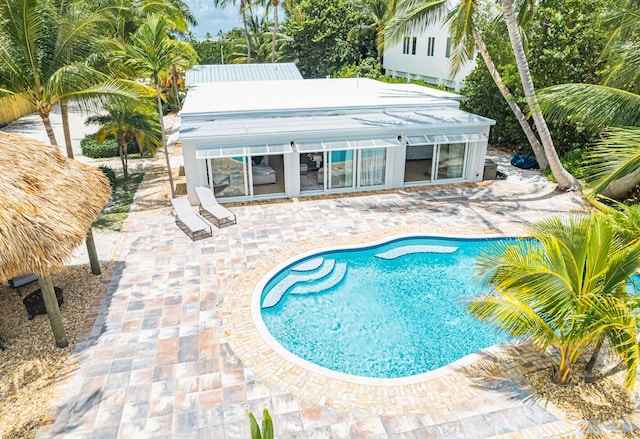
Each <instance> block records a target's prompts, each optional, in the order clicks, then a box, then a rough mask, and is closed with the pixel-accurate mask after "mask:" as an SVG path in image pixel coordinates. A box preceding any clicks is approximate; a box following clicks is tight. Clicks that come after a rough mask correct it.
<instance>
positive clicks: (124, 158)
mask: <svg viewBox="0 0 640 439" xmlns="http://www.w3.org/2000/svg"><path fill="white" fill-rule="evenodd" d="M128 149H129V148H128V145H127V143H126V142H125V141H124V133H123V132H122V131H119V132H118V150H119V151H120V161H121V162H122V175H123V176H124V179H125V181H126V180H128V179H129V166H128V154H127V153H128V152H129V151H128Z"/></svg>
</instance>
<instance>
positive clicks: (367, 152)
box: [359, 148, 387, 187]
mask: <svg viewBox="0 0 640 439" xmlns="http://www.w3.org/2000/svg"><path fill="white" fill-rule="evenodd" d="M359 164H360V165H359V168H360V184H359V186H360V187H365V186H380V185H383V184H385V176H386V172H387V148H371V149H361V150H360V157H359Z"/></svg>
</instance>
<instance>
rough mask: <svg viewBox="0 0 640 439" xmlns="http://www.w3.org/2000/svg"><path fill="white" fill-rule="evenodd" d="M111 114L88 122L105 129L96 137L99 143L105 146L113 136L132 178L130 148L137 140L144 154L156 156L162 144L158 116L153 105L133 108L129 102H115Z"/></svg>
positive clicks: (126, 177)
mask: <svg viewBox="0 0 640 439" xmlns="http://www.w3.org/2000/svg"><path fill="white" fill-rule="evenodd" d="M105 110H106V112H107V114H105V115H98V116H92V117H90V118H88V119H87V121H86V123H87V124H89V123H98V124H100V125H102V126H101V128H100V130H98V135H97V136H96V141H97V142H98V143H102V142H103V141H104V140H105V139H106V138H107V137H109V136H113V137H115V138H116V140H117V142H118V152H119V154H120V160H121V162H122V172H123V174H124V179H125V180H127V179H128V178H129V170H128V145H129V143H130V142H131V140H133V139H134V138H135V139H136V141H137V143H138V148H139V149H140V153H141V154H142V153H144V152H145V151H148V152H149V153H150V154H153V153H155V150H156V147H157V146H159V145H160V143H161V139H162V133H161V132H160V123H159V121H158V115H157V114H156V112H155V111H154V110H153V105H151V106H149V105H145V104H144V103H140V104H138V105H131V104H129V103H127V104H123V103H122V102H113V103H111V104H109V105H107V106H106V108H105Z"/></svg>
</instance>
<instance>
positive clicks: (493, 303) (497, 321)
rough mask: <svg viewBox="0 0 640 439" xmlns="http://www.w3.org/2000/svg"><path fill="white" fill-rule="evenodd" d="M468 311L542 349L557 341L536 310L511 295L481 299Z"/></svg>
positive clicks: (470, 306) (470, 305) (469, 306)
mask: <svg viewBox="0 0 640 439" xmlns="http://www.w3.org/2000/svg"><path fill="white" fill-rule="evenodd" d="M467 311H468V312H469V313H471V315H473V316H474V317H476V318H477V319H479V320H482V321H487V322H490V323H492V324H493V325H495V326H497V327H498V328H500V329H501V330H503V331H505V332H506V333H507V334H510V335H511V336H514V337H519V338H528V339H530V340H532V341H533V343H535V344H536V345H538V346H539V347H541V348H546V347H547V346H549V345H550V344H552V343H553V342H554V341H555V340H556V339H557V336H556V334H555V333H554V331H553V329H552V328H551V327H550V326H549V325H548V324H547V322H545V321H544V320H543V319H542V318H540V315H538V313H537V312H536V311H535V310H534V309H532V308H531V307H529V306H527V305H526V304H524V303H522V302H521V301H519V300H517V299H516V298H515V297H513V296H511V295H509V294H500V295H499V296H483V297H480V298H479V299H476V300H473V301H472V302H471V303H470V304H469V305H467Z"/></svg>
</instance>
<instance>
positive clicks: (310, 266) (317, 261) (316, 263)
mask: <svg viewBox="0 0 640 439" xmlns="http://www.w3.org/2000/svg"><path fill="white" fill-rule="evenodd" d="M323 262H324V258H322V257H320V258H313V259H310V260H308V261H305V262H303V263H301V264H298V265H296V266H295V267H292V268H291V271H297V272H304V271H313V270H317V269H318V268H320V266H321V265H322V263H323Z"/></svg>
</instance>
